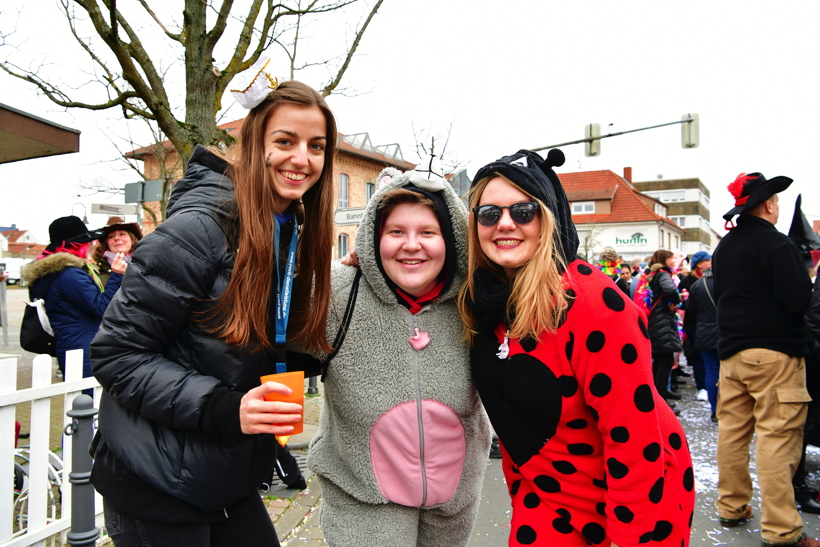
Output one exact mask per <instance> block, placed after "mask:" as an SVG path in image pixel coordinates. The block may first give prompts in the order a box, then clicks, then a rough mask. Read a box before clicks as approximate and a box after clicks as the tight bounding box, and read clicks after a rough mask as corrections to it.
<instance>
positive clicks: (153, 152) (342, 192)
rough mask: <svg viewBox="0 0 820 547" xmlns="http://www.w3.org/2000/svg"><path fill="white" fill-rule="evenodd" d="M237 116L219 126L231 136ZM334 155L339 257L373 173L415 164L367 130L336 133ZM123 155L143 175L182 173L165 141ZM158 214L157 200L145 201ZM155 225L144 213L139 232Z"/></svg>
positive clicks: (348, 240) (395, 146)
mask: <svg viewBox="0 0 820 547" xmlns="http://www.w3.org/2000/svg"><path fill="white" fill-rule="evenodd" d="M243 121H244V119H241V120H234V121H231V122H228V123H223V124H221V125H220V126H219V127H220V128H222V129H225V130H226V131H227V132H228V133H229V134H230V135H231V136H233V137H237V136H238V135H239V130H240V128H241V127H242V122H243ZM336 150H337V151H336V157H335V159H334V162H333V178H334V179H335V180H336V188H335V200H336V204H337V208H336V215H335V220H336V238H335V245H334V251H333V252H334V256H335V257H337V258H338V257H342V256H344V255H345V254H347V251H348V249H349V248H351V247H353V246H354V245H355V242H354V238H355V233H356V228H357V226H358V219H360V218H361V216H362V213H363V211H364V207H365V205H367V202H368V200H369V199H370V196H372V195H373V192H375V189H376V177H377V176H378V175H379V173H380V172H381V171H382V169H384V168H385V167H395V168H396V169H399V170H401V171H407V170H410V169H413V168H414V167H415V165H414V164H412V163H409V162H407V161H404V158H403V157H402V153H401V148H400V147H399V145H398V144H387V145H380V146H374V145H373V144H372V142H371V141H370V136H369V135H368V134H367V133H356V134H352V135H343V134H339V140H338V142H337V148H336ZM125 157H126V158H130V159H136V160H139V161H142V162H143V174H144V175H145V177H146V179H149V180H151V179H164V178H165V177H169V178H170V179H171V180H172V181H173V182H176V180H177V179H179V178H180V177H181V176H182V175H183V173H184V168H183V166H182V165H180V162H179V158H178V156H177V154H176V150H175V149H174V148H173V147H172V146H171V143H170V142H169V141H165V142H162V143H159V144H155V145H151V146H144V147H142V148H138V149H136V150H133V151H131V152H128V153H127V154H126V155H125ZM147 205H148V206H150V207H152V208H153V210H154V211H155V214H156V216H157V218H161V215H159V214H158V213H159V203H154V204H147ZM155 228H156V225H155V223H154V222H153V219H151V218H150V216H149V217H146V218H145V220H144V222H143V227H142V231H143V233H149V232H152V231H154V229H155Z"/></svg>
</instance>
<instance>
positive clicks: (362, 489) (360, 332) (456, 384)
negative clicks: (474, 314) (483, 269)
mask: <svg viewBox="0 0 820 547" xmlns="http://www.w3.org/2000/svg"><path fill="white" fill-rule="evenodd" d="M409 176H410V173H407V174H401V173H400V172H399V171H396V170H395V169H386V170H385V171H383V172H382V174H381V175H379V179H378V180H380V181H382V180H383V179H384V178H385V177H393V178H392V180H391V181H390V182H388V183H386V184H383V185H381V186H380V187H379V188H378V190H377V192H376V194H375V195H374V196H373V198H372V199H371V200H370V203H369V204H368V206H367V208H366V210H365V214H364V218H363V220H362V223H361V225H360V227H359V230H358V233H357V235H356V246H357V253H358V256H359V261H360V264H361V266H360V267H361V269H362V279H361V282H360V286H359V293H358V298H357V300H356V307H355V312H354V314H353V317H352V320H351V322H350V328H349V330H348V333H347V336H346V338H345V340H344V343H343V344H342V347H341V349H340V350H339V352H338V354H337V355H336V357H335V358H334V359H333V361H332V362H331V363H330V365H329V367H328V371H327V374H326V377H325V382H324V388H325V402H324V406H323V408H322V414H321V418H320V424H319V432H318V434H317V435H316V437H315V438H314V439H313V441H312V442H311V446H310V453H309V455H308V466H309V467H310V469H311V470H312V471H313V472H314V473H315V474H316V475H318V476H319V477H320V478H321V481H322V485H325V484H326V483H328V482H329V483H332V488H333V490H334V491H337V490H338V491H339V492H340V493H342V492H343V493H344V494H345V496H344V497H345V499H346V503H344V504H343V505H344V507H345V508H346V510H347V511H348V512H349V514H350V518H351V520H350V521H349V522H350V526H349V527H347V528H345V527H344V526H341V527H340V526H338V525H336V526H332V527H330V528H328V529H326V530H325V538H326V540H327V541H328V543H329V544H330V545H346V546H349V545H357V546H361V545H371V543H369V540H368V538H367V537H366V536H372V537H373V538H374V540H373V541H374V542H373V543H372V544H373V545H376V544H379V545H384V543H379V542H378V540H376V539H375V538H376V537H379V535H378V534H361V531H360V529H359V528H358V524H357V522H358V521H360V519H368V520H369V521H371V522H370V524H369V525H368V526H371V525H373V526H384V527H390V526H391V522H390V520H391V519H390V518H389V516H388V515H389V514H391V509H390V507H391V506H393V507H395V505H394V504H393V503H392V502H390V501H389V500H388V498H387V497H386V496H385V494H384V493H383V491H382V489H381V488H380V484H379V482H378V481H377V477H376V473H375V472H374V468H373V461H372V458H371V448H372V447H371V434H372V432H373V428H374V424H375V423H376V422H377V420H379V418H380V417H382V416H383V415H385V413H387V412H388V411H390V410H391V409H394V407H396V406H397V405H402V404H408V403H409V404H410V405H411V406H409V408H416V407H415V406H413V405H418V403H419V402H420V401H422V400H423V401H425V402H429V401H437V403H433V404H434V405H439V404H440V405H446V407H447V408H448V409H451V410H452V412H453V413H454V414H455V415H456V416H457V417H458V421H459V422H460V424H461V427H463V436H464V446H465V448H466V452H465V459H464V462H463V466H462V467H461V476H460V477H459V478H458V483H457V486H456V487H455V493H454V494H452V496H450V497H449V499H447V500H443V501H441V502H440V503H437V504H434V505H429V504H427V505H425V506H424V507H423V508H422V511H423V512H424V511H434V512H436V514H439V515H457V514H458V515H470V514H472V515H473V516H472V518H468V519H467V520H469V521H470V522H469V524H465V523H464V520H465V519H463V518H458V519H454V522H453V524H454V525H455V526H459V527H461V528H464V527H465V526H466V527H467V528H471V527H472V523H473V521H474V515H475V511H474V510H475V509H476V508H477V506H475V507H474V504H477V503H478V499H479V495H480V493H481V485H482V480H483V476H484V469H485V466H486V461H487V455H488V450H489V445H490V427H489V422H488V420H487V418H486V415H485V413H484V410H483V408H482V406H481V402H480V400H479V397H478V393H477V391H476V388H475V385H474V384H473V382H472V379H471V376H470V363H469V353H468V347H467V346H466V345H465V344H463V343H462V342H461V337H462V334H463V331H462V326H461V322H460V320H459V317H458V312H457V310H456V304H455V296H456V295H457V294H458V290H459V287H460V286H461V284H462V282H463V280H464V276H465V266H466V263H467V219H466V211H465V208H464V206H463V204H462V203H461V200H460V199H459V198H458V196H457V195H456V193H455V192H454V191H453V189H452V187H451V186H450V185H449V184H446V185H445V189H444V190H443V197H444V201H445V203H446V204H447V207H448V209H449V211H450V215H451V217H452V225H453V231H454V236H455V244H456V253H457V260H456V261H455V264H456V265H457V271H456V272H455V276H454V279H453V282H452V284H451V286H450V287H449V289H448V290H447V291H446V292H445V293H444V294H442V295H441V296H440V298H439V300H438V301H436V302H435V303H433V304H431V305H427V306H425V308H424V309H423V310H422V311H421V312H419V313H418V314H417V315H415V316H414V315H412V314H411V313H410V312H409V311H408V310H407V309H406V308H404V307H403V306H401V305H399V304H398V302H397V300H396V296H395V294H394V293H393V292H392V291H391V290H390V288H389V287H388V286H387V284H386V282H385V280H384V278H383V277H382V274H381V272H380V271H379V268H378V265H377V263H376V252H377V249H376V248H375V247H374V241H375V239H374V238H375V236H376V233H377V232H376V231H377V230H378V229H379V227H377V226H375V225H374V222H375V217H376V210H377V205H378V203H379V202H380V201H381V197H382V196H383V195H384V193H385V192H387V191H389V190H392V189H393V188H398V187H401V186H405V185H406V184H408V179H409ZM354 275H355V268H353V267H345V266H341V265H339V264H336V265H335V267H334V271H333V275H332V282H333V284H332V288H333V298H332V301H331V310H330V314H329V318H328V326H327V333H328V339H330V340H332V339H333V338H334V336H335V334H336V332H337V330H338V328H339V321H340V318H341V316H342V314H343V313H344V310H345V307H346V304H347V300H348V295H349V293H350V287H351V284H352V281H353V278H354ZM415 328H418V329H419V330H420V331H422V332H427V333H429V335H430V343H429V344H428V345H427V346H426V347H424V348H423V349H421V350H418V351H417V350H415V349H414V348H413V347H412V346H411V345H410V342H409V338H410V336H412V335H414V334H415V330H414V329H415ZM440 408H443V407H440ZM447 412H449V410H448V411H447ZM409 422H414V419H413V420H408V424H407V425H408V428H409V429H411V430H412V428H414V427H416V424H415V423H409ZM419 429H423V426H422V427H420V428H419ZM418 448H419V451H420V453H424V451H425V450H426V451H427V453H428V454H432V452H433V451H435V447H431V446H419V447H418ZM399 457H400V456H399V455H397V458H399ZM430 473H431V474H432V475H434V476H435V470H431V471H430ZM429 488H430V491H431V492H432V491H434V490H435V488H436V485H434V484H430V485H429ZM350 500H353V501H358V502H360V503H362V504H363V505H362V507H361V512H357V511H356V508H355V504H351V503H347V502H349V501H350ZM379 505H382V506H383V507H384V508H385V511H386V512H385V515H384V516H385V518H383V519H381V523H378V522H376V523H374V522H372V518H373V514H374V513H373V511H374V509H376V508H374V506H379ZM408 505H409V504H408ZM420 505H422V504H416V505H415V506H420ZM411 506H412V505H411ZM337 509H338V508H337ZM392 511H395V509H392ZM334 514H335V515H336V516H335V517H334V518H333V521H334V522H335V523H336V524H338V522H339V520H338V517H339V515H338V514H337V512H334ZM329 516H330V515H328V517H329ZM431 516H432V513H431ZM424 521H425V519H423V518H419V527H420V528H421V527H423V526H424ZM328 524H329V523H328ZM348 534H349V535H348ZM419 534H420V536H419V537H421V536H422V535H424V534H423V533H422V532H421V531H420V532H419ZM464 537H465V541H466V538H468V537H469V529H468V530H467V534H465V536H464ZM396 541H397V543H396V544H397V545H398V544H401V545H406V544H408V543H407V542H406V541H404V540H400V539H398V538H397V540H396ZM445 543H447V544H448V545H453V543H452V537H449V538H448V539H447V540H446V541H445ZM413 544H415V543H413ZM443 544H444V543H442V545H443ZM425 545H432V544H431V543H425Z"/></svg>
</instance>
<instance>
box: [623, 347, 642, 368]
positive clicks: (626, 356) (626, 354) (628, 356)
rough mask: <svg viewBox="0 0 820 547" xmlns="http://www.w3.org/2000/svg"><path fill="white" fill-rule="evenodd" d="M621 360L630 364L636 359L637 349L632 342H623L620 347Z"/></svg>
mask: <svg viewBox="0 0 820 547" xmlns="http://www.w3.org/2000/svg"><path fill="white" fill-rule="evenodd" d="M621 360H622V361H623V362H624V363H626V364H627V365H631V364H632V363H634V362H635V361H637V360H638V350H637V349H635V346H633V345H632V344H625V345H624V347H622V348H621Z"/></svg>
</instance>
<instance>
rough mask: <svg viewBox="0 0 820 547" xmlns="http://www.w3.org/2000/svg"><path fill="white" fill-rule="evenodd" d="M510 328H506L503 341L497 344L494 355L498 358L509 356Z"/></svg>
mask: <svg viewBox="0 0 820 547" xmlns="http://www.w3.org/2000/svg"><path fill="white" fill-rule="evenodd" d="M509 336H510V329H507V332H506V333H505V334H504V341H503V342H502V343H501V345H500V346H498V353H496V354H495V355H496V357H498V358H499V359H508V358H509V357H510V338H509Z"/></svg>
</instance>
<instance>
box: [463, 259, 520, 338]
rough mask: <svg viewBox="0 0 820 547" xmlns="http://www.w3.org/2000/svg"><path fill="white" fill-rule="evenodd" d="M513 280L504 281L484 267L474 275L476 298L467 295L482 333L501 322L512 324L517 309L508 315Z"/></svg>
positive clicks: (478, 328)
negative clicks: (508, 302)
mask: <svg viewBox="0 0 820 547" xmlns="http://www.w3.org/2000/svg"><path fill="white" fill-rule="evenodd" d="M511 286H512V282H511V281H502V280H500V279H499V278H497V277H496V276H495V275H493V274H492V273H490V272H488V271H487V270H485V269H483V268H478V269H477V270H476V271H475V274H474V275H473V288H474V289H475V300H473V299H472V298H470V295H469V294H468V295H467V303H468V304H469V306H470V308H471V309H472V310H473V315H474V316H475V319H476V324H475V328H476V330H477V331H479V332H480V333H486V332H488V331H492V330H493V329H494V328H495V327H496V325H498V324H499V323H500V322H502V321H503V322H506V323H507V324H510V323H511V322H512V321H513V319H514V318H515V310H514V309H511V310H510V317H507V301H508V300H509V299H510V290H511Z"/></svg>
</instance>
